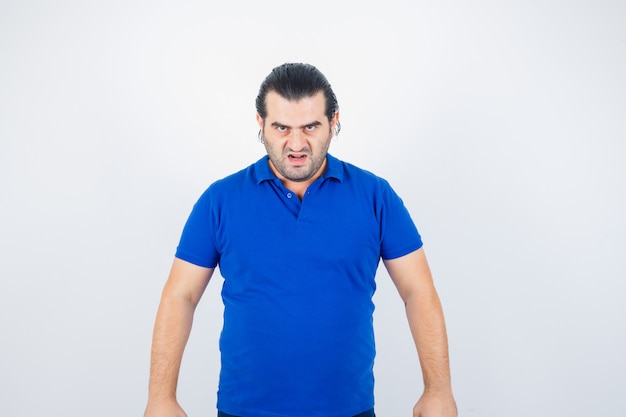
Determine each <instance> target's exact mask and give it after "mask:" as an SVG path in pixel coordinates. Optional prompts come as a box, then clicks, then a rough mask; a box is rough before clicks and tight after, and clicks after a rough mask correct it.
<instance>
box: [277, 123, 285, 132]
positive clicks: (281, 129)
mask: <svg viewBox="0 0 626 417" xmlns="http://www.w3.org/2000/svg"><path fill="white" fill-rule="evenodd" d="M276 130H278V131H279V132H280V133H285V132H286V131H287V127H286V126H280V125H279V126H276Z"/></svg>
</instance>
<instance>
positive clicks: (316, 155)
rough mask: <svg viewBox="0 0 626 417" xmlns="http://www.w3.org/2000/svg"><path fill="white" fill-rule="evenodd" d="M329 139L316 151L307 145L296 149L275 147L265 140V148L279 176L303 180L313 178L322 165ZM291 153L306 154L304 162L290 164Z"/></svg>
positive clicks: (297, 180) (296, 180) (292, 179)
mask: <svg viewBox="0 0 626 417" xmlns="http://www.w3.org/2000/svg"><path fill="white" fill-rule="evenodd" d="M331 139H332V136H329V138H328V140H327V141H326V142H325V143H323V144H321V148H320V149H319V150H318V151H316V152H313V151H312V150H311V148H310V147H308V146H307V147H305V148H302V149H299V150H297V151H296V150H293V149H291V148H284V149H276V148H274V147H273V146H272V145H270V144H269V143H268V141H265V150H266V151H267V155H268V157H269V160H270V162H271V163H272V166H273V167H274V169H276V171H278V173H279V174H280V175H281V176H283V177H284V178H285V179H287V180H288V181H294V182H304V181H307V180H309V179H311V178H313V177H314V176H315V175H316V174H317V173H318V171H319V170H320V168H321V167H322V166H323V165H324V162H325V161H326V154H327V152H328V148H329V147H330V141H331ZM291 153H297V154H299V155H306V160H305V163H304V164H303V165H296V166H294V165H292V164H291V162H290V158H289V154H291Z"/></svg>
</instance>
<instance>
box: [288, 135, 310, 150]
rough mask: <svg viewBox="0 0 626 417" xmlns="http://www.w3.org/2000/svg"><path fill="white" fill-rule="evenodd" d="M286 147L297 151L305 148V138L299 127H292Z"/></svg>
mask: <svg viewBox="0 0 626 417" xmlns="http://www.w3.org/2000/svg"><path fill="white" fill-rule="evenodd" d="M287 147H289V148H290V149H291V150H293V151H295V152H298V151H301V150H302V149H304V148H306V139H305V137H304V132H302V130H301V129H292V130H291V132H290V135H289V137H288V138H287Z"/></svg>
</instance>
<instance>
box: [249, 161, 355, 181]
mask: <svg viewBox="0 0 626 417" xmlns="http://www.w3.org/2000/svg"><path fill="white" fill-rule="evenodd" d="M254 172H255V173H256V180H257V183H258V184H260V183H262V182H263V181H272V180H275V179H277V177H276V175H274V173H273V172H272V170H271V169H270V164H269V157H268V156H267V155H265V156H263V157H262V158H261V159H259V160H258V161H257V162H256V163H255V164H254ZM321 178H322V179H327V178H335V179H337V180H338V181H340V182H341V180H343V165H342V163H341V161H340V160H339V159H337V158H335V157H334V156H332V155H330V154H326V170H325V171H324V173H323V174H322V176H321Z"/></svg>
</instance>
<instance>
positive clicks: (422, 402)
mask: <svg viewBox="0 0 626 417" xmlns="http://www.w3.org/2000/svg"><path fill="white" fill-rule="evenodd" d="M457 416H458V412H457V409H456V402H455V401H454V397H453V396H452V392H450V391H445V392H439V391H425V392H424V394H422V397H421V398H420V399H419V401H418V402H417V404H415V407H413V417H457Z"/></svg>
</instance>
